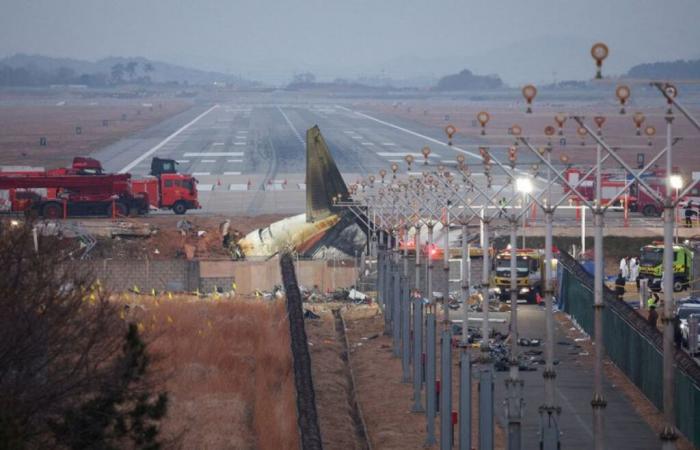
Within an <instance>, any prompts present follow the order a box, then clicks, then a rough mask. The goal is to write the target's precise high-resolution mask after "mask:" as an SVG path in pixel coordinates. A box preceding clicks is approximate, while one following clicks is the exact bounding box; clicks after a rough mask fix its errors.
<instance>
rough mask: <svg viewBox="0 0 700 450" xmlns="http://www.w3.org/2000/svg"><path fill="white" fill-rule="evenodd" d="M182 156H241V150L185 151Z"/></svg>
mask: <svg viewBox="0 0 700 450" xmlns="http://www.w3.org/2000/svg"><path fill="white" fill-rule="evenodd" d="M182 156H184V157H185V158H187V157H188V156H189V157H192V156H195V157H197V156H243V152H187V153H185V154H183V155H182Z"/></svg>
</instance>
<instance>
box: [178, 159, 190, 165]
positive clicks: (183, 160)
mask: <svg viewBox="0 0 700 450" xmlns="http://www.w3.org/2000/svg"><path fill="white" fill-rule="evenodd" d="M175 162H176V163H178V164H184V163H188V162H190V160H189V159H176V160H175Z"/></svg>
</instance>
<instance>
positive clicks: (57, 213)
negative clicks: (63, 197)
mask: <svg viewBox="0 0 700 450" xmlns="http://www.w3.org/2000/svg"><path fill="white" fill-rule="evenodd" d="M41 215H42V216H44V217H45V218H47V219H61V218H62V217H63V205H61V204H60V203H56V202H51V203H47V204H45V205H44V206H43V207H42V208H41Z"/></svg>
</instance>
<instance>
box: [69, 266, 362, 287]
mask: <svg viewBox="0 0 700 450" xmlns="http://www.w3.org/2000/svg"><path fill="white" fill-rule="evenodd" d="M295 265H296V266H297V274H298V275H297V277H298V279H299V283H300V284H301V285H302V286H304V287H309V288H311V287H313V286H314V285H315V286H318V287H319V289H321V290H324V291H325V290H329V289H330V290H332V289H335V288H341V287H349V286H351V285H353V284H354V283H355V276H356V269H355V266H354V262H353V261H352V260H349V261H335V262H334V266H331V265H329V262H326V261H298V262H295ZM73 269H74V270H89V271H91V272H92V273H93V275H94V276H95V277H96V278H97V279H99V280H100V282H101V283H102V285H104V286H105V287H106V288H107V289H109V290H111V291H116V292H119V291H125V290H127V289H132V288H134V287H135V286H136V287H138V289H140V290H141V292H149V291H150V290H151V289H155V290H157V291H173V292H181V291H187V292H193V291H195V290H197V289H199V291H200V292H212V291H213V290H214V289H216V288H221V289H223V290H230V289H231V286H232V284H233V282H235V283H236V284H237V288H238V292H240V293H243V294H248V293H252V292H253V291H254V290H255V289H260V290H269V289H271V288H272V287H273V286H275V285H281V284H282V278H281V276H280V270H279V259H278V258H272V259H269V260H267V261H207V260H201V261H187V260H181V259H173V260H115V259H103V260H96V261H76V262H75V265H74V266H73Z"/></svg>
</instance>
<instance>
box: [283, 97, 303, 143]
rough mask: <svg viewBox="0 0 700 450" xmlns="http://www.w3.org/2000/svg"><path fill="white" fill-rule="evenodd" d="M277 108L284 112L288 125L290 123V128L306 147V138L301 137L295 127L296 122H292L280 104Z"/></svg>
mask: <svg viewBox="0 0 700 450" xmlns="http://www.w3.org/2000/svg"><path fill="white" fill-rule="evenodd" d="M277 110H278V111H279V112H280V114H282V116H283V117H284V120H286V121H287V125H289V128H291V129H292V132H293V133H294V135H295V136H296V137H297V139H299V142H301V146H302V147H304V148H306V142H304V139H302V138H301V135H300V134H299V132H298V131H297V129H296V128H295V127H294V124H293V123H292V121H291V120H289V117H287V114H285V113H284V111H282V108H280V107H279V105H278V106H277Z"/></svg>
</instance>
